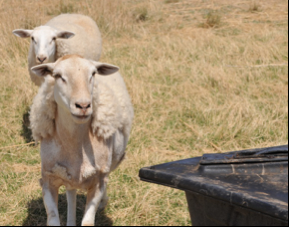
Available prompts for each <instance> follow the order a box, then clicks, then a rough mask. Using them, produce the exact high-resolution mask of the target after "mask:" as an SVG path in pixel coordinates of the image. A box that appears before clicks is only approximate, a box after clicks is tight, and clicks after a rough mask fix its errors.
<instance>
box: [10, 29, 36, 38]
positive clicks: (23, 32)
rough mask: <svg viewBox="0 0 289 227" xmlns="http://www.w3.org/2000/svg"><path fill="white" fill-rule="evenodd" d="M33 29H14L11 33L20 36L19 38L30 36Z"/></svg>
mask: <svg viewBox="0 0 289 227" xmlns="http://www.w3.org/2000/svg"><path fill="white" fill-rule="evenodd" d="M32 32H33V30H27V29H16V30H14V31H13V34H14V35H16V36H18V37H20V38H28V37H30V36H31V34H32Z"/></svg>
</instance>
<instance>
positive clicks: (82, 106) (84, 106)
mask: <svg viewBox="0 0 289 227" xmlns="http://www.w3.org/2000/svg"><path fill="white" fill-rule="evenodd" d="M75 106H76V108H78V109H81V110H83V111H86V110H87V109H88V108H90V103H75Z"/></svg>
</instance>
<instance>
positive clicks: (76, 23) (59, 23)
mask: <svg viewBox="0 0 289 227" xmlns="http://www.w3.org/2000/svg"><path fill="white" fill-rule="evenodd" d="M46 25H47V26H51V27H53V28H55V29H57V30H59V31H70V32H73V33H75V36H74V37H72V38H70V39H57V41H56V42H57V49H56V59H58V58H60V57H62V56H64V55H67V54H78V55H81V56H83V57H85V58H88V59H92V60H95V61H98V60H99V59H100V55H101V45H102V40H101V34H100V31H99V29H98V26H97V24H96V23H95V21H94V20H92V19H91V18H90V17H88V16H84V15H79V14H61V15H59V16H57V17H54V18H53V19H51V20H50V21H48V22H47V23H46Z"/></svg>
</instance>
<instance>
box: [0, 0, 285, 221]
mask: <svg viewBox="0 0 289 227" xmlns="http://www.w3.org/2000/svg"><path fill="white" fill-rule="evenodd" d="M60 13H82V14H85V15H89V16H91V17H92V18H93V19H94V20H95V21H96V22H97V24H98V25H99V27H100V30H101V32H102V35H103V55H102V58H101V60H102V61H104V62H109V63H112V64H115V65H118V66H120V68H121V73H122V75H123V77H124V79H125V81H126V84H127V87H128V90H129V93H130V95H131V97H132V101H133V105H134V109H135V119H134V125H133V130H132V133H131V138H130V142H129V145H128V147H127V158H126V160H125V161H124V162H123V164H122V165H121V166H120V167H119V168H118V169H117V170H116V171H115V172H114V173H112V175H111V177H110V183H109V188H108V194H109V196H110V203H109V205H108V207H107V208H106V210H105V211H104V212H100V213H98V214H97V220H98V222H97V223H98V224H100V225H112V224H113V225H189V224H190V218H189V214H188V211H187V208H186V200H185V197H184V193H182V192H180V191H178V190H175V189H170V188H166V187H163V186H158V185H152V184H148V183H144V182H141V181H139V179H138V170H139V169H140V168H141V167H144V166H149V165H153V164H157V163H163V162H168V161H173V160H178V159H185V158H189V157H195V156H200V155H202V154H203V153H208V152H211V153H212V152H225V151H231V150H239V149H245V148H254V147H266V146H273V145H281V144H287V143H288V1H284V0H268V1H251V0H236V1H232V2H231V1H225V0H218V1H201V0H169V1H168V0H163V1H158V0H150V1H144V0H137V1H132V0H119V1H106V0H94V1H93V0H86V1H76V0H61V1H58V0H51V1H36V0H26V1H24V0H9V1H8V0H2V1H0V53H1V60H0V116H1V118H0V119H1V120H0V146H1V148H0V163H1V164H0V174H1V175H0V225H45V220H46V214H45V209H44V205H43V202H42V198H41V190H40V186H39V185H38V178H40V157H39V154H38V152H39V146H14V145H17V144H25V143H29V142H31V138H30V131H29V129H28V125H29V122H28V121H27V119H28V110H29V106H30V105H31V101H32V98H33V96H34V95H35V94H36V92H37V88H36V87H35V86H34V85H32V83H31V82H30V79H29V75H28V71H27V51H28V46H29V40H23V39H19V38H17V37H15V36H13V35H12V30H13V29H16V28H33V27H35V26H38V25H40V24H44V23H45V22H46V21H48V20H49V19H50V18H52V17H54V16H56V15H58V14H60ZM7 146H8V147H7ZM11 146H12V147H11ZM5 147H6V148H5ZM61 192H62V193H63V192H64V189H61ZM78 201H79V202H78V205H77V215H78V220H79V221H80V219H81V216H82V212H83V207H84V203H85V197H84V195H83V194H81V193H79V195H78ZM65 206H66V201H65V196H64V194H61V196H60V202H59V210H60V214H61V220H62V221H63V223H65V216H66V208H65Z"/></svg>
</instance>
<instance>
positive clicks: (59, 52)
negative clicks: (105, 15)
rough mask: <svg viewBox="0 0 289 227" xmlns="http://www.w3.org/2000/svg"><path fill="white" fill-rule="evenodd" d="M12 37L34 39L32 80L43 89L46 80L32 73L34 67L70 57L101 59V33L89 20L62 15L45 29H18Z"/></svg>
mask: <svg viewBox="0 0 289 227" xmlns="http://www.w3.org/2000/svg"><path fill="white" fill-rule="evenodd" d="M13 33H14V34H15V35H16V36H19V37H21V38H28V37H30V38H31V42H30V48H29V53H28V70H29V74H30V78H31V80H32V81H33V82H34V83H35V84H36V85H37V86H40V85H41V84H42V82H43V81H44V79H43V78H41V77H38V76H36V75H35V74H34V73H33V72H32V71H31V67H33V66H35V65H38V64H43V63H50V62H55V61H56V60H57V59H58V58H60V57H62V56H64V55H68V54H79V55H81V56H84V57H85V58H87V59H92V60H94V61H98V60H99V58H100V55H101V45H102V41H101V35H100V31H99V29H98V27H97V24H96V23H95V22H94V21H93V20H92V19H91V18H90V17H88V16H84V15H80V14H61V15H59V16H57V17H55V18H53V19H51V20H50V21H48V22H47V23H46V24H45V25H44V26H40V27H36V28H34V29H33V30H27V29H17V30H14V31H13ZM74 35H75V37H73V36H74ZM72 37H73V38H72ZM70 38H72V39H70Z"/></svg>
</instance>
